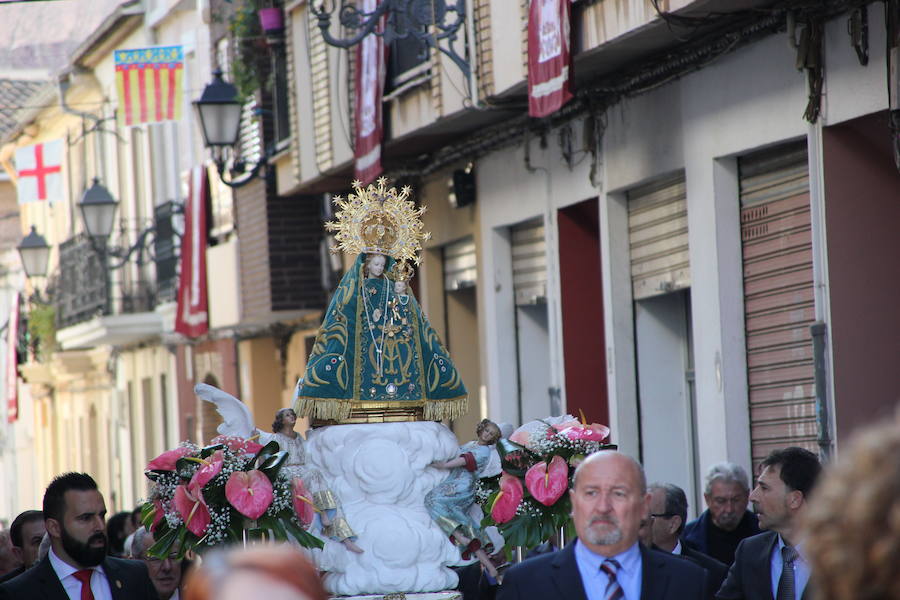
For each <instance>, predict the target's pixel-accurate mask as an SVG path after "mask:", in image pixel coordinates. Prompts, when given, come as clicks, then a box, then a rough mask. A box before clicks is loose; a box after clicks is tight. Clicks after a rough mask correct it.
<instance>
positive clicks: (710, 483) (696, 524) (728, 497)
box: [681, 462, 759, 567]
mask: <svg viewBox="0 0 900 600" xmlns="http://www.w3.org/2000/svg"><path fill="white" fill-rule="evenodd" d="M749 494H750V478H749V477H747V471H745V470H744V468H743V467H742V466H740V465H736V464H734V463H729V462H723V463H718V464H715V465H713V466H712V467H710V468H709V471H707V473H706V489H705V490H704V492H703V499H704V500H705V501H706V510H704V511H703V513H701V514H700V516H699V517H698V518H697V519H694V520H693V521H691V522H690V523H688V524H687V525H685V526H684V533H683V534H682V536H681V539H682V540H684V541H686V542H687V543H688V545H689V546H692V547H693V548H695V549H697V550H699V551H700V552H702V553H704V554H707V555H709V556H712V557H713V558H714V559H716V560H718V561H720V562H723V563H725V565H726V566H729V567H730V566H731V563H733V562H734V551H735V549H736V548H737V545H738V544H740V543H741V540H743V539H746V538H748V537H750V536H752V535H756V534H758V533H759V524H758V522H757V520H756V515H754V514H753V513H752V512H750V511H749V510H747V502H748V496H749Z"/></svg>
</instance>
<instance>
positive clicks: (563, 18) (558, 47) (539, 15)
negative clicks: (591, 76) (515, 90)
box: [528, 0, 572, 117]
mask: <svg viewBox="0 0 900 600" xmlns="http://www.w3.org/2000/svg"><path fill="white" fill-rule="evenodd" d="M570 12H571V2H570V0H531V8H530V9H529V11H528V114H529V115H530V116H532V117H546V116H547V115H549V114H552V113H554V112H556V111H557V110H559V109H560V107H561V106H562V105H563V104H565V103H566V102H568V101H569V100H571V99H572V92H571V90H570V84H569V78H570V76H571V71H572V69H571V66H572V55H571V43H570V42H571V40H570V30H569V16H570Z"/></svg>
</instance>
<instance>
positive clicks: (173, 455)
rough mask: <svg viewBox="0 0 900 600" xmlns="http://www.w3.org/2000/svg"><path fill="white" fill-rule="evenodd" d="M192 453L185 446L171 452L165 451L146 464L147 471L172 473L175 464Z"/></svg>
mask: <svg viewBox="0 0 900 600" xmlns="http://www.w3.org/2000/svg"><path fill="white" fill-rule="evenodd" d="M192 453H193V451H192V450H191V449H190V448H187V447H185V446H179V447H178V448H175V449H173V450H167V451H165V452H163V453H162V454H160V455H159V456H157V457H156V458H154V459H153V460H151V461H150V462H149V463H147V469H146V470H147V471H174V470H175V463H176V462H178V459H179V458H184V457H185V456H187V455H189V454H192Z"/></svg>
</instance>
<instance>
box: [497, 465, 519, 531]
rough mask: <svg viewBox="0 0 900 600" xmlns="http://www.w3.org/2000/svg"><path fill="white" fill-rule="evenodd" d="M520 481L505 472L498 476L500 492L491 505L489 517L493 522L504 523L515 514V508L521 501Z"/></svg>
mask: <svg viewBox="0 0 900 600" xmlns="http://www.w3.org/2000/svg"><path fill="white" fill-rule="evenodd" d="M524 494H525V492H524V491H523V490H522V482H521V481H519V478H518V477H513V476H512V475H510V474H509V473H507V472H505V471H504V472H503V474H502V475H501V476H500V492H499V493H498V494H497V496H496V497H495V498H494V503H493V504H492V505H491V518H492V519H494V522H495V523H506V522H507V521H510V520H512V518H513V517H515V516H516V509H517V508H519V503H520V502H522V496H523V495H524Z"/></svg>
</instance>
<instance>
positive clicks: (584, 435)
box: [560, 423, 609, 442]
mask: <svg viewBox="0 0 900 600" xmlns="http://www.w3.org/2000/svg"><path fill="white" fill-rule="evenodd" d="M560 434H561V435H564V436H566V437H567V438H569V439H570V440H587V441H591V442H602V441H603V440H605V439H606V438H607V437H608V436H609V427H607V426H606V425H601V424H600V423H591V424H590V425H573V426H572V427H567V428H565V429H563V430H562V431H560Z"/></svg>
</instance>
